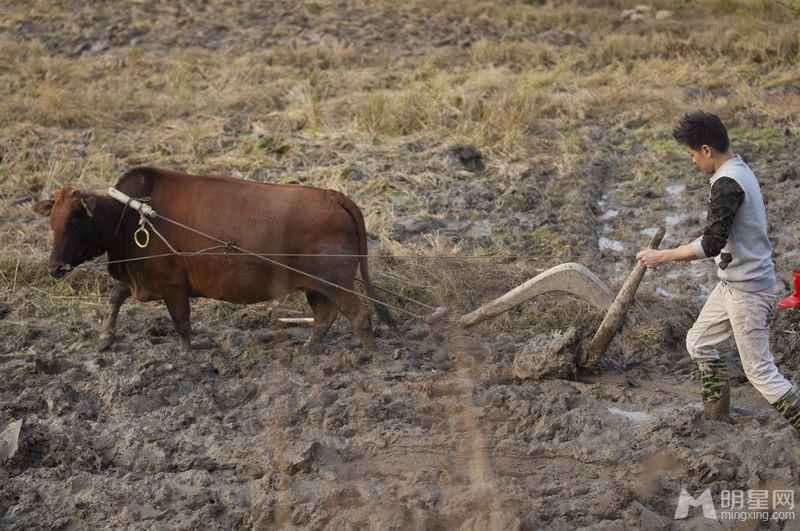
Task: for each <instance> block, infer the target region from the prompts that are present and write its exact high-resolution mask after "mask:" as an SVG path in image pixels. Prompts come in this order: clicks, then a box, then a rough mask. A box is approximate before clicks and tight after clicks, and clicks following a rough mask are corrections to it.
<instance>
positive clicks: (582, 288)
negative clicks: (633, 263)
mask: <svg viewBox="0 0 800 531" xmlns="http://www.w3.org/2000/svg"><path fill="white" fill-rule="evenodd" d="M551 291H564V292H567V293H571V294H572V295H575V296H576V297H579V298H581V299H583V300H585V301H586V302H588V303H589V304H591V305H592V306H594V307H595V308H597V309H598V310H602V311H604V312H608V311H609V309H610V308H611V305H612V304H613V302H614V294H613V292H612V291H611V290H610V289H609V288H608V286H606V285H605V283H603V281H602V280H600V279H599V278H597V276H596V275H595V274H594V273H592V272H591V271H589V270H588V269H587V268H586V267H584V266H582V265H581V264H577V263H574V262H569V263H566V264H561V265H558V266H556V267H553V268H551V269H548V270H547V271H545V272H544V273H541V274H539V275H536V276H535V277H533V278H532V279H530V280H528V281H527V282H525V283H524V284H522V285H520V286H518V287H516V288H514V289H512V290H511V291H509V292H508V293H506V294H505V295H501V296H500V297H498V298H496V299H495V300H493V301H492V302H489V303H487V304H484V305H483V306H481V307H480V308H478V309H477V310H475V311H473V312H471V313H468V314H466V315H464V316H463V317H461V318H460V319H459V320H458V322H457V324H458V325H460V326H461V327H463V328H468V327H470V326H473V325H476V324H478V323H482V322H483V321H486V320H487V319H490V318H492V317H495V316H497V315H500V314H501V313H503V312H506V311H508V310H510V309H511V308H515V307H517V306H519V305H520V304H522V303H524V302H527V301H529V300H531V299H532V298H534V297H537V296H539V295H542V294H544V293H549V292H551ZM628 306H630V305H628ZM623 318H624V319H626V320H627V323H628V324H630V325H632V324H634V323H635V322H636V318H635V317H634V316H633V314H629V313H628V311H627V309H626V310H625V312H623Z"/></svg>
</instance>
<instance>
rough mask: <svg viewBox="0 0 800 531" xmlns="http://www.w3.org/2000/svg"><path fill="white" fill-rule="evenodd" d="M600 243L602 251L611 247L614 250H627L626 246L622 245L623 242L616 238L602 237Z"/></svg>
mask: <svg viewBox="0 0 800 531" xmlns="http://www.w3.org/2000/svg"><path fill="white" fill-rule="evenodd" d="M598 243H599V245H600V250H601V251H602V250H603V249H610V250H612V251H620V252H621V251H624V250H625V246H624V245H622V242H618V241H616V240H609V239H608V238H602V237H601V238H600V239H599V240H598Z"/></svg>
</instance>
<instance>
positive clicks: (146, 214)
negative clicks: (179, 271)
mask: <svg viewBox="0 0 800 531" xmlns="http://www.w3.org/2000/svg"><path fill="white" fill-rule="evenodd" d="M108 195H109V196H111V197H112V198H114V199H116V200H117V201H119V202H120V203H122V204H124V205H125V206H129V207H131V208H133V209H134V210H136V211H137V212H139V214H140V215H141V218H140V220H139V229H138V230H137V231H136V233H135V234H138V233H139V232H140V231H144V232H145V233H147V229H145V228H144V225H145V224H146V225H148V226H149V227H150V229H151V230H152V231H153V232H154V233H155V235H156V236H158V237H159V238H160V239H161V241H162V242H164V245H166V246H167V248H168V249H169V250H170V251H171V254H173V255H177V256H180V257H183V258H191V257H194V256H198V255H201V254H209V253H208V251H213V250H216V249H225V250H235V251H238V252H240V253H242V254H245V255H248V256H252V257H254V258H258V259H259V260H264V261H265V262H269V263H270V264H272V265H276V266H279V267H282V268H284V269H287V270H289V271H292V272H294V273H298V274H300V275H304V276H306V277H309V278H311V279H314V280H316V281H318V282H322V283H323V284H327V285H329V286H332V287H334V288H336V289H340V290H342V291H346V292H348V293H352V294H353V295H356V296H358V297H361V298H363V299H367V300H369V301H371V302H373V303H375V304H382V305H384V306H387V307H390V308H392V309H393V310H396V311H398V312H401V313H405V314H407V315H410V316H411V317H414V318H416V319H424V317H422V316H420V315H417V314H415V313H413V312H410V311H408V310H405V309H403V308H400V307H398V306H394V305H391V304H388V303H386V302H385V301H381V300H378V299H375V298H373V297H370V296H368V295H365V294H363V293H359V292H357V291H354V290H351V289H348V288H345V287H342V286H340V285H338V284H336V283H334V282H331V281H329V280H325V279H324V278H320V277H317V276H315V275H312V274H311V273H307V272H305V271H302V270H300V269H297V268H295V267H292V266H290V265H287V264H284V263H281V262H279V261H277V260H273V259H272V258H269V256H272V255H265V254H259V253H254V252H252V251H249V250H247V249H244V248H242V247H239V246H238V245H234V244H233V243H231V242H228V241H225V240H222V239H220V238H217V237H216V236H212V235H210V234H207V233H205V232H202V231H200V230H197V229H195V228H193V227H189V226H187V225H184V224H183V223H180V222H178V221H175V220H172V219H170V218H168V217H165V216H160V215H158V213H157V212H156V211H155V210H153V208H152V207H150V205H148V204H146V203H142V202H141V201H139V200H136V199H133V198H131V197H130V196H128V195H127V194H125V193H123V192H120V191H119V190H117V189H116V188H109V189H108ZM156 217H159V218H161V219H163V220H164V221H167V222H169V223H172V224H173V225H175V226H178V227H180V228H182V229H184V230H188V231H190V232H193V233H195V234H197V235H199V236H203V237H204V238H208V239H209V240H211V241H214V242H217V243H218V244H220V245H215V246H212V247H208V248H206V249H201V250H199V251H193V252H191V253H186V252H181V251H178V250H176V249H175V248H174V247H173V246H172V245H171V244H170V243H169V241H167V239H166V238H165V237H164V236H163V235H162V234H161V233H160V232H159V231H158V229H156V227H155V226H154V225H153V222H152V221H151V220H150V219H148V218H156ZM134 239H136V236H135V235H134ZM147 241H148V242H149V234H148V235H147ZM136 244H137V245H139V247H142V248H144V247H146V245H141V244H140V243H139V241H138V239H136ZM225 254H227V253H225ZM159 256H162V257H163V256H170V254H164V255H159ZM275 256H322V255H315V254H309V255H275ZM331 256H347V255H331ZM149 258H156V256H149V257H145V258H140V259H139V260H144V259H149ZM395 295H397V294H395ZM399 296H400V297H402V298H404V299H406V300H408V301H411V302H415V303H416V304H419V305H421V306H426V307H428V308H431V309H436V308H433V307H432V306H428V305H427V304H424V303H421V302H419V301H414V300H413V299H410V298H408V297H404V296H402V295H399Z"/></svg>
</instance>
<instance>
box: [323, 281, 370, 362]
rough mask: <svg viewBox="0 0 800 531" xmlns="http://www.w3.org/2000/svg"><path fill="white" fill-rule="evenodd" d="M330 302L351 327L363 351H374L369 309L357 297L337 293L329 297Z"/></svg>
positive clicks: (346, 293) (350, 294) (345, 293)
mask: <svg viewBox="0 0 800 531" xmlns="http://www.w3.org/2000/svg"><path fill="white" fill-rule="evenodd" d="M331 300H332V301H333V303H334V304H335V305H336V307H337V308H338V309H339V312H341V314H342V315H344V316H345V317H346V318H347V320H348V321H350V324H351V325H353V329H354V330H355V331H356V334H357V335H358V338H359V339H360V340H361V346H362V347H364V349H365V350H368V351H376V350H377V345H376V344H375V336H374V335H373V334H372V315H371V314H370V310H369V308H368V307H367V306H365V305H364V304H362V302H361V299H360V298H359V297H358V295H356V294H354V293H348V292H339V293H337V294H336V295H335V296H333V297H331Z"/></svg>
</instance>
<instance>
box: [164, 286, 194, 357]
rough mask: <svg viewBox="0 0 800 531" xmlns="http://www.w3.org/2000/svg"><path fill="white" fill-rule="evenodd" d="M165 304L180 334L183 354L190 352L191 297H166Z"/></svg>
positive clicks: (180, 295) (173, 324)
mask: <svg viewBox="0 0 800 531" xmlns="http://www.w3.org/2000/svg"><path fill="white" fill-rule="evenodd" d="M164 304H166V305H167V311H168V312H169V316H170V317H171V318H172V326H174V327H175V331H176V332H177V333H178V338H179V339H180V343H181V352H189V350H190V349H191V347H192V337H191V336H192V322H191V313H192V310H191V306H190V305H189V297H188V296H187V295H183V294H177V295H173V296H171V297H164Z"/></svg>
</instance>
